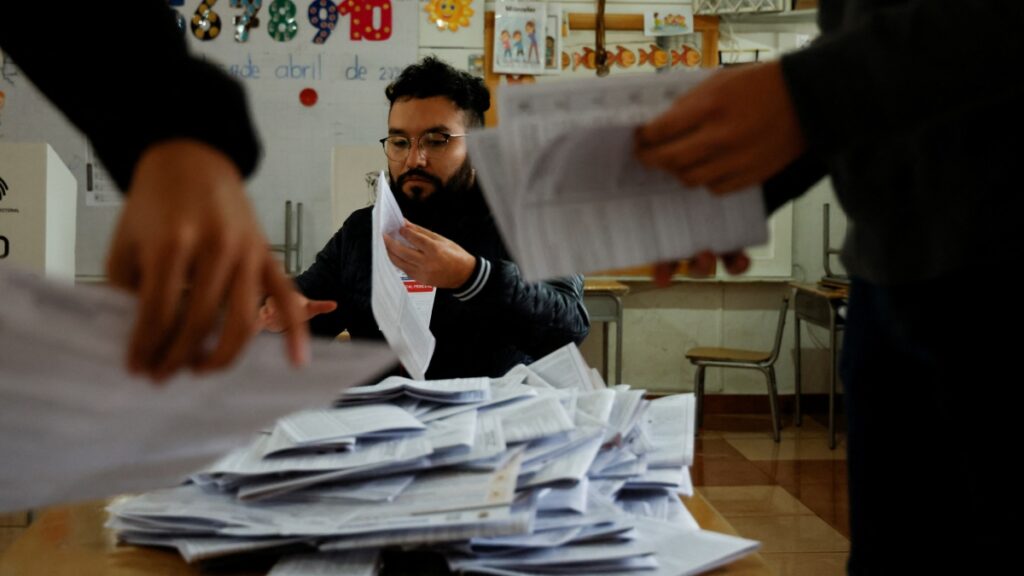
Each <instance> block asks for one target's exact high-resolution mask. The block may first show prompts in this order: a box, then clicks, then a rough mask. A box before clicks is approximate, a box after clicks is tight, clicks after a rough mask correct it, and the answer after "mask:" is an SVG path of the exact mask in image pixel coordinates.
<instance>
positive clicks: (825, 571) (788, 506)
mask: <svg viewBox="0 0 1024 576" xmlns="http://www.w3.org/2000/svg"><path fill="white" fill-rule="evenodd" d="M770 429H771V424H770V420H769V419H768V416H767V415H714V414H709V415H707V416H705V421H704V430H703V432H702V434H701V435H700V436H699V437H698V438H697V446H696V448H697V450H696V452H697V455H696V461H695V462H694V466H693V469H692V474H693V483H694V485H695V486H696V489H697V490H698V491H699V492H700V493H701V494H702V495H703V496H704V497H705V498H706V499H707V500H708V501H709V502H711V504H712V505H713V506H714V507H715V508H716V509H717V510H718V511H719V512H720V513H721V514H722V516H724V517H725V518H726V520H728V521H729V523H730V524H732V525H733V527H734V528H736V530H737V531H738V532H739V533H740V534H741V535H743V536H746V537H749V538H753V539H755V540H760V541H761V542H762V548H761V555H762V556H763V557H764V559H765V561H766V562H767V563H768V565H769V566H771V567H772V569H774V570H775V571H776V572H777V573H778V574H779V575H780V576H804V575H808V576H810V575H813V576H830V575H833V574H834V575H841V574H845V565H846V553H847V551H848V550H849V540H848V537H849V535H850V528H849V508H848V504H847V502H848V501H847V487H846V486H847V480H846V446H845V444H844V443H843V441H842V436H841V435H840V439H839V445H838V446H837V447H836V449H835V450H829V448H828V429H827V428H826V427H825V426H823V425H822V424H821V423H820V422H819V421H818V420H817V419H815V418H814V417H805V418H804V424H803V426H802V427H800V428H796V427H794V426H792V424H788V425H786V427H785V428H783V430H782V441H781V442H780V443H778V444H776V443H775V442H773V441H772V439H771V433H770Z"/></svg>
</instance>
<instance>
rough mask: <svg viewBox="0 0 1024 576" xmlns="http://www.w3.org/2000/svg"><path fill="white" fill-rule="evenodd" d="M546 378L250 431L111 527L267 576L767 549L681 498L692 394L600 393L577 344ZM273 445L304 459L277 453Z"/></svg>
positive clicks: (705, 560) (617, 570) (467, 568)
mask: <svg viewBox="0 0 1024 576" xmlns="http://www.w3.org/2000/svg"><path fill="white" fill-rule="evenodd" d="M535 365H539V366H538V368H540V369H541V371H542V372H543V376H541V375H540V374H539V373H538V372H536V371H534V369H533V366H517V367H516V368H514V369H513V370H511V371H510V372H509V374H507V375H506V376H504V377H502V378H480V379H469V381H470V382H471V383H468V384H467V383H466V382H462V384H461V385H455V384H453V382H460V381H434V382H431V381H408V380H405V379H402V380H394V379H390V378H389V379H387V380H385V381H384V382H382V383H381V384H385V383H386V385H382V386H379V388H378V389H377V392H379V394H378V395H376V396H373V395H370V396H363V397H361V402H360V403H356V404H350V403H349V402H348V398H349V396H350V394H349V393H348V392H347V391H346V392H345V393H342V394H341V395H340V398H338V399H336V400H340V402H338V403H337V404H336V407H333V408H331V407H328V408H323V409H321V410H307V411H302V412H298V413H296V414H292V415H288V416H284V417H282V418H280V419H279V420H278V422H277V424H276V426H274V427H272V428H269V429H264V430H260V431H254V434H253V437H252V439H251V440H250V441H249V442H248V443H247V444H245V445H243V446H240V447H239V448H237V449H236V450H235V451H233V452H231V453H229V454H227V455H226V456H225V457H223V458H222V459H221V460H220V461H218V462H216V463H214V464H212V465H210V466H207V467H205V468H203V469H200V470H198V471H196V472H195V473H193V474H192V475H191V476H190V477H189V481H188V482H187V483H186V484H184V485H181V486H177V487H174V488H167V489H163V490H158V491H154V492H149V493H145V494H141V495H137V496H132V497H125V498H120V499H117V500H116V501H114V502H113V503H112V504H111V505H110V507H109V512H110V517H109V521H108V526H109V527H110V528H112V529H113V530H114V531H115V532H116V533H117V536H118V538H119V539H120V540H121V541H123V542H126V543H129V544H137V545H145V546H159V547H165V548H172V549H174V550H177V551H178V553H179V554H181V556H182V557H183V558H185V559H186V560H187V561H189V562H199V561H204V560H210V559H215V558H217V559H224V558H229V557H231V556H240V555H245V554H250V553H257V552H258V553H260V554H275V553H276V554H279V555H280V556H281V560H280V561H279V563H278V564H277V566H275V568H274V571H273V572H271V574H276V575H282V574H283V575H285V576H290V575H298V574H311V573H331V574H376V573H377V569H378V567H379V562H378V561H379V558H380V554H381V553H382V551H384V550H385V549H390V551H389V554H397V555H399V556H400V555H401V554H403V553H407V552H403V551H413V550H415V549H419V548H429V549H430V550H432V551H434V552H436V553H437V554H440V555H442V556H443V558H444V560H445V561H446V562H447V564H448V567H449V568H450V569H451V570H453V571H459V572H469V573H480V574H558V573H577V574H597V573H600V574H644V575H651V574H654V575H673V576H674V575H682V574H695V573H698V572H702V571H706V570H710V569H712V568H714V567H716V566H719V565H722V564H725V563H728V562H730V561H732V560H734V559H736V558H739V557H741V556H743V555H745V554H749V553H750V552H752V551H754V550H756V549H757V547H758V543H757V542H754V541H751V540H746V539H743V538H736V537H733V536H727V535H723V534H717V533H714V532H707V531H704V530H701V529H700V527H699V526H698V525H697V522H696V521H695V520H694V519H693V517H692V516H691V515H690V513H689V512H688V511H687V509H686V507H685V506H683V504H682V502H681V501H680V498H679V497H680V494H690V493H692V483H691V482H690V475H689V466H690V465H691V464H692V462H693V435H694V408H695V406H694V398H693V396H692V395H690V394H684V395H678V396H669V397H665V398H660V399H658V400H654V401H650V400H646V399H645V398H644V397H643V396H644V394H643V391H642V390H635V389H630V388H629V387H628V386H619V387H616V388H614V389H607V388H595V387H594V386H593V385H592V384H593V382H594V380H593V378H592V377H591V373H592V371H591V370H590V368H589V367H588V366H586V363H585V362H582V359H581V358H579V357H578V350H576V348H575V347H574V346H571V345H570V346H567V347H565V348H562V349H560V350H558V351H556V352H554V353H552V354H551V355H550V356H548V357H546V358H544V359H542V360H541V361H539V362H538V363H537V364H535ZM396 387H397V388H398V389H401V390H403V394H402V395H397V396H396V395H394V394H392V393H390V392H388V393H384V392H383V390H394V389H396ZM367 388H374V387H367ZM414 390H415V391H424V390H425V391H432V392H436V391H439V390H441V391H447V392H453V391H454V390H457V391H458V392H459V393H462V392H468V391H472V392H479V391H481V390H483V391H486V393H484V394H481V395H479V396H478V397H477V398H476V399H474V400H467V399H466V398H463V397H460V396H459V394H433V395H432V394H424V395H422V396H420V395H419V393H417V394H416V395H412V391H414ZM346 414H350V415H351V417H346ZM275 436H282V437H285V438H287V439H288V440H289V441H292V442H296V443H300V442H301V443H304V444H305V447H307V448H310V449H311V450H305V451H302V450H300V451H276V450H272V449H271V447H272V444H273V442H272V439H273V438H274V437H275ZM341 440H344V442H341ZM318 446H319V449H317V447H318ZM391 557H392V556H389V558H391ZM317 570H322V571H323V572H317Z"/></svg>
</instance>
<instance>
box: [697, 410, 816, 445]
mask: <svg viewBox="0 0 1024 576" xmlns="http://www.w3.org/2000/svg"><path fill="white" fill-rule="evenodd" d="M771 434H772V424H771V418H770V417H769V416H768V415H767V414H715V415H708V416H705V419H704V429H703V430H702V431H701V435H702V436H703V437H705V438H771ZM779 435H780V436H781V437H782V438H826V439H827V438H828V427H827V426H824V425H822V424H821V423H819V422H818V421H816V420H812V419H811V418H804V422H803V425H801V426H800V427H799V428H798V427H796V426H794V425H793V419H792V416H791V415H783V417H782V429H781V430H779ZM826 441H827V440H826Z"/></svg>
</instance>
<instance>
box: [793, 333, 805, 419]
mask: <svg viewBox="0 0 1024 576" xmlns="http://www.w3.org/2000/svg"><path fill="white" fill-rule="evenodd" d="M795 324H796V331H795V332H793V339H794V342H793V351H794V352H795V353H796V358H795V361H796V371H795V372H796V382H795V385H796V386H795V390H794V399H793V400H794V409H793V411H794V417H793V420H794V424H795V425H797V426H800V425H801V424H803V423H804V416H803V413H802V412H801V411H800V398H801V397H802V396H803V390H802V389H801V388H802V387H801V382H800V368H801V367H802V366H803V365H802V364H801V362H800V360H801V358H800V316H797V317H796V322H795Z"/></svg>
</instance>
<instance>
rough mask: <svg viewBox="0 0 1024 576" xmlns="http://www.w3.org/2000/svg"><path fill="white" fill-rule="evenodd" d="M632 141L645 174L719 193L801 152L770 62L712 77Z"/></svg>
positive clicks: (763, 176) (764, 175) (777, 71)
mask: <svg viewBox="0 0 1024 576" xmlns="http://www.w3.org/2000/svg"><path fill="white" fill-rule="evenodd" d="M636 140H637V157H638V158H639V160H640V161H641V162H642V163H643V164H644V165H645V166H647V167H648V168H660V169H662V170H667V171H668V172H671V173H672V174H673V175H674V176H675V177H676V178H677V179H679V181H680V182H682V183H683V184H684V185H686V186H691V187H694V186H706V187H708V188H710V189H711V190H712V191H713V192H715V193H719V194H724V193H727V192H733V191H736V190H740V189H743V188H746V187H749V186H753V185H756V184H760V183H762V182H764V181H765V180H767V179H768V178H769V177H771V176H772V175H774V174H776V173H777V172H779V171H780V170H782V169H783V168H785V167H786V166H787V165H789V164H790V163H791V162H793V161H794V160H796V158H797V157H798V156H800V154H802V153H803V151H804V149H805V148H806V143H805V142H804V136H803V132H802V131H801V129H800V125H799V122H798V120H797V117H796V112H795V110H794V109H793V103H792V101H791V99H790V96H789V91H788V89H787V88H786V84H785V82H784V80H783V77H782V67H781V66H780V64H779V63H778V62H772V63H768V64H754V65H749V66H742V67H739V68H730V69H726V70H722V71H720V72H716V73H715V74H714V75H713V76H711V77H710V78H708V79H707V80H706V81H705V82H703V83H702V84H701V85H699V86H697V87H696V88H694V89H693V90H691V91H690V92H688V93H686V94H685V95H683V96H681V97H680V98H679V99H678V100H676V102H675V104H673V105H672V108H670V109H669V110H668V111H667V112H665V113H664V114H662V115H661V116H659V117H657V118H655V119H654V120H651V121H650V122H649V123H647V124H646V125H644V126H642V127H641V128H640V129H639V130H638V131H637V137H636Z"/></svg>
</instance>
